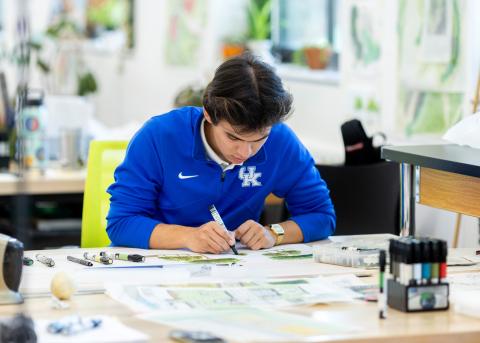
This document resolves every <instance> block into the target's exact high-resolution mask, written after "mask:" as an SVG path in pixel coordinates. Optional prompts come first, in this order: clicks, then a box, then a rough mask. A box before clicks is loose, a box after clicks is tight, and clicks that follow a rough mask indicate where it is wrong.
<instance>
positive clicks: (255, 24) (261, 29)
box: [248, 0, 272, 40]
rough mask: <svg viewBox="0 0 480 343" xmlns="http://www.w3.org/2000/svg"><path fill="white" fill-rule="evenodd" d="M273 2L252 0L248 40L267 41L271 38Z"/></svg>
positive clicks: (249, 11) (249, 8) (249, 9)
mask: <svg viewBox="0 0 480 343" xmlns="http://www.w3.org/2000/svg"><path fill="white" fill-rule="evenodd" d="M271 8H272V2H271V0H251V1H250V3H249V6H248V27H249V30H248V38H249V39H252V40H265V39H268V38H269V37H270V13H271Z"/></svg>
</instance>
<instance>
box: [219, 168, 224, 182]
mask: <svg viewBox="0 0 480 343" xmlns="http://www.w3.org/2000/svg"><path fill="white" fill-rule="evenodd" d="M220 180H221V181H222V182H223V181H225V171H222V176H221V179H220Z"/></svg>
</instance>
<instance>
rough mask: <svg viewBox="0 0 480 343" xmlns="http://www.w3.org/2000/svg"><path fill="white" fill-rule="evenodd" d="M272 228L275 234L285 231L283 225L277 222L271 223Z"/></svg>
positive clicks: (281, 233)
mask: <svg viewBox="0 0 480 343" xmlns="http://www.w3.org/2000/svg"><path fill="white" fill-rule="evenodd" d="M271 228H272V231H273V232H275V233H276V234H277V235H279V236H280V235H283V234H284V233H285V231H284V230H283V227H282V226H281V225H279V224H273V225H272V226H271Z"/></svg>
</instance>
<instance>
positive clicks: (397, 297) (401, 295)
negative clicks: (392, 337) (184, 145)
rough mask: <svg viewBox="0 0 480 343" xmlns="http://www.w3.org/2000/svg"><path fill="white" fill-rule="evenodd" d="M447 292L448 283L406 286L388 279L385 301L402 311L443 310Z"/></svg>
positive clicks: (446, 306)
mask: <svg viewBox="0 0 480 343" xmlns="http://www.w3.org/2000/svg"><path fill="white" fill-rule="evenodd" d="M449 292H450V289H449V285H448V283H436V284H425V285H408V286H407V285H403V284H401V283H399V282H397V281H395V280H393V279H390V280H388V284H387V303H388V306H390V307H393V308H394V309H397V310H400V311H403V312H422V311H443V310H448V307H449V301H448V296H449Z"/></svg>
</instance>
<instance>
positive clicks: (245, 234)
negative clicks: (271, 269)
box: [235, 220, 275, 250]
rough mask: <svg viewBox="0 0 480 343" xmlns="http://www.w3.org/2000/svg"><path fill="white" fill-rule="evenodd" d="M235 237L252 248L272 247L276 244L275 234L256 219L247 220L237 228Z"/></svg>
mask: <svg viewBox="0 0 480 343" xmlns="http://www.w3.org/2000/svg"><path fill="white" fill-rule="evenodd" d="M235 238H236V239H238V240H240V242H242V244H244V245H246V246H247V247H249V248H250V249H252V250H259V249H265V248H271V247H273V246H274V245H275V238H274V237H273V234H272V233H271V232H270V230H268V229H267V228H265V227H264V226H262V225H260V224H259V223H257V222H256V221H254V220H247V221H246V222H245V223H243V224H242V225H240V226H239V227H238V228H237V229H236V230H235Z"/></svg>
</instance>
